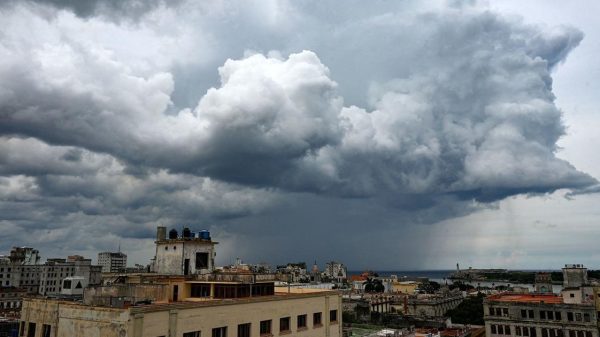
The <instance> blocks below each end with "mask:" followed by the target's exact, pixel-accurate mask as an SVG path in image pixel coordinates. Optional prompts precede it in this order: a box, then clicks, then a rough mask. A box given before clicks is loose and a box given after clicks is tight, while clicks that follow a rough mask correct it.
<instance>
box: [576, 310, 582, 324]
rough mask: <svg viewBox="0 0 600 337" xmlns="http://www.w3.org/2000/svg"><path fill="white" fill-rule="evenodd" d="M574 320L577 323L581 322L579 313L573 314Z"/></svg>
mask: <svg viewBox="0 0 600 337" xmlns="http://www.w3.org/2000/svg"><path fill="white" fill-rule="evenodd" d="M575 320H576V321H577V322H581V313H580V312H577V313H575Z"/></svg>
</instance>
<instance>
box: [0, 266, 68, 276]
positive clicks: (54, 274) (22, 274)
mask: <svg viewBox="0 0 600 337" xmlns="http://www.w3.org/2000/svg"><path fill="white" fill-rule="evenodd" d="M61 271H62V270H61ZM7 272H8V273H10V270H8V271H7ZM73 272H74V269H73V268H71V270H70V273H69V270H66V271H65V275H66V276H70V275H72V274H73ZM4 275H5V274H0V278H4ZM36 275H39V274H36V273H21V277H22V278H25V277H35V276H36ZM58 275H59V273H47V274H46V275H44V276H45V277H59V276H58ZM62 276H63V273H60V277H62ZM6 277H7V278H8V277H10V274H6Z"/></svg>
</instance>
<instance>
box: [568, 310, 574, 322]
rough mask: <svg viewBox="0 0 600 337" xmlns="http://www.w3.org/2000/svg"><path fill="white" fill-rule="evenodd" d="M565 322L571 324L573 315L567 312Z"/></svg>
mask: <svg viewBox="0 0 600 337" xmlns="http://www.w3.org/2000/svg"><path fill="white" fill-rule="evenodd" d="M567 320H568V321H569V322H573V313H572V312H567Z"/></svg>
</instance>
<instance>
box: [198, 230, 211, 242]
mask: <svg viewBox="0 0 600 337" xmlns="http://www.w3.org/2000/svg"><path fill="white" fill-rule="evenodd" d="M198 234H199V235H200V239H202V240H210V232H209V231H207V230H206V229H204V230H201V231H200V233H198Z"/></svg>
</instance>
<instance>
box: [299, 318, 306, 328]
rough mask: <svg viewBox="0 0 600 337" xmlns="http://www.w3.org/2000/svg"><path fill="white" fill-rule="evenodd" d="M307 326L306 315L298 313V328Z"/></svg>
mask: <svg viewBox="0 0 600 337" xmlns="http://www.w3.org/2000/svg"><path fill="white" fill-rule="evenodd" d="M303 328H306V315H298V329H303Z"/></svg>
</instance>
